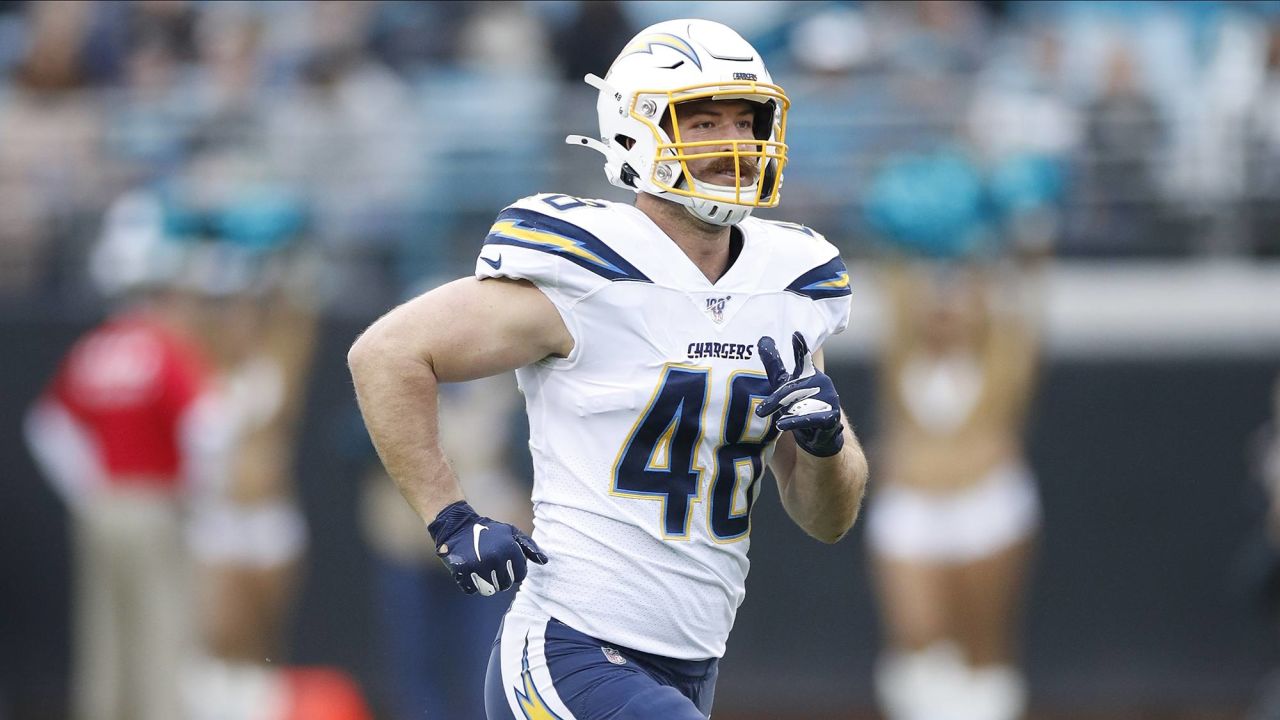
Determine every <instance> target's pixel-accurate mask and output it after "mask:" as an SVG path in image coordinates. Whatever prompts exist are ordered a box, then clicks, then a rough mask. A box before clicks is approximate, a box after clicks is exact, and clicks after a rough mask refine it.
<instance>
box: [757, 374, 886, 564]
mask: <svg viewBox="0 0 1280 720" xmlns="http://www.w3.org/2000/svg"><path fill="white" fill-rule="evenodd" d="M813 363H814V365H815V366H817V367H818V368H819V369H821V368H822V367H823V358H822V352H821V351H818V352H816V353H814V357H813ZM841 420H842V422H843V423H844V447H843V448H841V450H840V452H838V453H836V454H835V455H832V456H831V457H817V456H814V455H810V454H809V453H807V452H804V451H803V450H801V449H800V448H799V447H798V446H797V445H796V441H795V439H794V438H793V437H792V435H791V433H789V432H784V433H782V435H781V437H779V438H778V444H777V446H776V447H775V448H774V452H773V460H772V461H771V462H770V468H771V469H772V470H773V474H774V477H775V478H777V481H778V494H779V495H780V496H781V497H782V507H783V508H785V509H786V511H787V515H790V516H791V519H792V520H793V521H795V523H796V524H797V525H799V526H800V527H801V529H803V530H804V531H805V532H806V533H808V534H809V535H811V536H813V537H814V538H816V539H818V540H821V541H822V542H825V543H834V542H837V541H839V540H840V538H842V537H844V535H845V533H847V532H848V531H849V528H851V527H853V522H854V520H856V519H857V518H858V510H859V509H860V508H861V507H862V496H863V493H864V492H865V491H866V488H867V475H868V468H867V457H866V455H865V454H864V453H863V452H862V446H861V445H860V444H859V443H858V438H857V436H855V435H854V433H853V430H852V429H851V428H850V426H849V421H848V418H847V417H844V415H843V414H842V415H841Z"/></svg>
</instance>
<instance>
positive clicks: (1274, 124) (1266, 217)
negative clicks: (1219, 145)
mask: <svg viewBox="0 0 1280 720" xmlns="http://www.w3.org/2000/svg"><path fill="white" fill-rule="evenodd" d="M1265 48H1266V50H1265V55H1264V58H1265V64H1264V68H1265V74H1264V76H1263V79H1262V86H1261V88H1260V89H1259V92H1258V95H1257V98H1256V100H1255V102H1254V106H1253V111H1252V113H1251V116H1250V117H1249V118H1248V121H1249V122H1248V130H1247V141H1246V142H1247V146H1248V149H1247V151H1246V153H1245V157H1246V158H1248V160H1247V163H1246V165H1245V178H1246V180H1245V186H1246V187H1247V188H1248V193H1247V196H1246V205H1245V207H1246V210H1247V213H1248V218H1249V230H1250V235H1251V237H1252V238H1253V241H1254V247H1255V249H1256V251H1257V252H1259V253H1261V254H1264V255H1269V256H1273V257H1274V256H1280V233H1277V232H1276V228H1278V227H1280V20H1272V22H1271V23H1270V25H1269V27H1268V32H1267V36H1266V45H1265Z"/></svg>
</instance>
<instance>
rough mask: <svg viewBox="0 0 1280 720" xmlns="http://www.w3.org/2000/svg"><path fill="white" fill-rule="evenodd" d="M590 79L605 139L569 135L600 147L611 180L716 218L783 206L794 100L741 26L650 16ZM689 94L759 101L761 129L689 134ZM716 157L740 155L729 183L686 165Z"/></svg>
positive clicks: (573, 141)
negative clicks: (742, 133) (693, 137)
mask: <svg viewBox="0 0 1280 720" xmlns="http://www.w3.org/2000/svg"><path fill="white" fill-rule="evenodd" d="M586 81H587V83H589V84H590V85H591V86H592V87H595V88H597V89H598V90H599V91H600V97H599V99H598V101H597V103H596V112H597V113H598V114H599V116H600V139H599V140H596V139H595V138H589V137H584V136H581V135H570V136H569V137H567V138H566V139H565V142H567V143H569V144H570V145H581V146H585V147H589V148H592V149H594V150H597V151H599V152H600V153H601V154H603V155H604V157H605V166H604V171H605V175H606V176H607V177H608V178H609V182H611V183H613V184H614V185H617V186H618V187H622V188H628V189H631V190H634V191H635V192H637V193H641V192H645V193H650V194H652V195H656V196H658V197H661V198H665V199H667V200H671V201H672V202H676V203H679V204H681V205H684V206H685V208H686V209H688V211H689V212H690V213H691V214H692V215H693V216H694V217H697V218H699V219H701V220H704V221H706V222H708V223H712V224H714V225H732V224H734V223H737V222H740V221H741V220H742V219H744V218H745V217H747V216H748V215H750V214H751V211H752V210H753V209H754V208H758V207H764V208H770V207H776V206H777V204H778V200H779V190H780V188H781V186H782V169H783V167H785V166H786V164H787V146H786V142H785V139H786V130H787V110H788V109H789V108H790V105H791V102H790V101H789V100H788V99H787V96H786V93H785V92H783V90H782V88H780V87H778V86H777V85H773V84H772V78H771V77H770V76H769V71H768V70H767V69H766V68H765V66H764V61H762V60H761V59H760V55H759V53H757V52H756V51H755V48H753V47H751V44H750V43H748V42H747V41H746V40H744V39H742V36H740V35H738V33H736V32H734V31H733V30H731V29H730V28H728V27H726V26H724V25H721V24H720V23H717V22H711V21H709V20H669V21H666V22H661V23H658V24H656V25H651V26H649V27H647V28H645V29H644V30H642V31H640V34H638V35H636V36H635V38H634V39H632V40H631V42H630V43H628V44H627V46H626V47H625V48H623V50H622V52H621V53H619V55H618V57H617V59H615V60H614V61H613V65H612V66H611V67H610V68H609V72H608V74H607V75H605V77H604V79H601V78H599V77H597V76H595V75H587V76H586ZM693 100H747V101H750V102H753V103H756V104H757V105H758V109H757V110H756V117H755V133H754V135H755V138H754V139H753V140H736V139H724V140H707V141H698V142H684V141H683V140H682V139H681V137H680V123H679V121H678V117H677V106H678V104H679V103H684V102H689V101H693ZM664 118H665V119H667V120H669V121H670V124H669V127H670V128H671V129H672V132H671V136H668V134H667V131H666V130H664V129H663V127H662V121H663V119H664ZM716 157H731V158H733V159H734V169H735V174H736V180H735V182H734V184H733V185H714V184H711V183H708V182H704V181H701V180H698V179H697V178H696V177H694V176H693V173H692V172H690V170H689V161H691V160H703V159H707V158H716ZM744 160H746V161H747V162H749V163H754V165H755V171H754V172H752V171H750V170H748V172H747V173H746V174H745V175H744V172H743V161H744ZM744 178H746V179H747V182H744Z"/></svg>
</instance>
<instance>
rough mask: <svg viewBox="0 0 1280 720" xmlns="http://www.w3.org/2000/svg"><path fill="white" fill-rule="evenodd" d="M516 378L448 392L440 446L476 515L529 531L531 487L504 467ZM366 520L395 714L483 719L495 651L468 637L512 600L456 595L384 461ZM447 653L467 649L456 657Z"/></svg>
mask: <svg viewBox="0 0 1280 720" xmlns="http://www.w3.org/2000/svg"><path fill="white" fill-rule="evenodd" d="M511 380H512V378H511V377H510V376H506V377H493V378H487V379H484V380H477V381H475V382H470V383H463V384H459V385H448V386H445V387H443V388H442V394H441V398H440V402H441V408H440V412H441V417H446V418H448V419H449V421H448V422H446V423H442V424H441V426H440V431H441V442H442V443H443V445H444V447H446V448H448V452H449V453H450V459H451V461H452V464H453V467H454V470H455V471H456V472H457V474H458V478H459V481H460V482H461V483H462V487H463V489H464V491H465V492H466V493H467V497H468V498H472V497H474V498H475V503H476V508H477V511H478V512H483V513H485V515H486V516H487V517H493V518H497V519H499V520H502V521H505V522H512V523H516V524H517V525H518V526H520V527H522V528H525V529H530V528H531V527H532V520H531V513H530V508H529V503H528V488H527V487H526V486H524V485H522V484H521V483H519V482H517V481H516V480H515V478H514V477H513V476H512V472H511V471H510V470H509V469H508V468H509V466H510V463H509V455H510V449H511V440H512V439H513V438H512V437H511V435H512V433H511V432H510V429H511V425H512V423H511V419H512V417H513V414H514V413H515V412H516V411H517V410H518V407H517V406H518V400H519V397H520V396H519V394H518V393H517V392H516V388H515V386H514V384H513V383H512V382H511ZM360 432H361V434H363V433H364V430H363V427H361V428H360ZM368 450H369V452H372V447H369V449H368ZM361 515H362V520H363V522H362V526H363V530H364V535H365V538H366V540H367V542H368V543H369V545H370V547H371V548H372V550H373V552H374V556H375V558H376V572H377V575H378V577H377V583H376V588H377V593H376V596H375V597H376V605H375V607H376V610H377V614H378V616H379V621H380V622H379V625H380V628H379V629H380V630H381V632H382V637H381V643H380V644H379V648H380V650H381V656H382V661H383V665H384V666H385V668H386V671H387V675H388V677H389V678H390V681H391V682H390V684H391V703H390V704H391V708H392V710H393V714H392V716H393V717H394V718H396V720H413V719H414V718H422V717H427V718H435V717H440V718H450V719H451V720H452V719H455V718H456V719H457V720H484V718H485V713H484V708H483V707H482V706H481V704H477V703H476V702H475V698H477V697H480V696H482V695H483V693H484V676H485V670H486V668H487V667H488V662H489V650H490V648H489V646H488V645H485V644H484V643H479V644H477V643H474V642H471V640H473V639H474V638H476V637H487V636H488V635H487V634H488V633H492V634H495V635H496V633H497V632H498V625H499V623H500V622H501V620H502V615H503V613H504V612H506V609H507V605H508V604H510V601H511V598H510V597H507V596H496V597H490V598H476V597H469V596H467V595H463V594H462V593H459V592H458V590H457V585H456V584H455V583H454V582H453V579H452V578H451V577H450V576H449V573H448V572H447V571H446V569H445V567H444V566H443V565H442V564H441V563H440V561H439V560H438V559H437V558H436V556H435V548H434V546H433V545H432V543H431V538H430V536H429V535H428V534H427V533H426V531H425V528H424V527H423V526H422V521H421V520H419V519H418V517H417V515H415V514H414V512H413V511H412V510H411V509H410V508H409V507H408V506H407V505H406V504H405V502H404V500H403V498H401V497H400V494H399V492H398V491H397V490H396V487H395V484H394V483H393V482H392V481H391V478H390V477H388V476H387V474H386V472H385V471H384V470H383V469H382V467H381V465H377V464H375V465H374V466H373V467H372V468H371V469H369V470H368V471H367V472H366V474H365V480H364V488H363V502H362V512H361ZM441 648H469V650H465V651H463V654H461V655H459V654H458V653H444V652H441V650H440V649H441Z"/></svg>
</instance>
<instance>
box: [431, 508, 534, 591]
mask: <svg viewBox="0 0 1280 720" xmlns="http://www.w3.org/2000/svg"><path fill="white" fill-rule="evenodd" d="M427 532H429V533H431V539H432V540H433V541H435V544H436V555H437V556H438V557H439V558H440V560H441V562H443V563H444V564H445V567H447V568H449V572H450V573H452V574H453V581H454V582H456V583H458V587H460V588H462V591H463V592H465V593H466V594H468V595H474V594H475V593H477V592H478V593H480V594H481V595H492V594H494V593H496V592H500V591H502V590H507V589H509V588H510V587H511V586H512V585H515V584H516V583H518V582H520V581H521V580H523V579H524V576H525V573H526V572H527V571H528V567H529V566H528V564H527V562H526V558H527V559H528V560H532V561H533V562H535V563H537V564H539V565H546V564H547V556H546V554H545V553H543V552H542V550H540V549H539V548H538V546H537V545H536V544H535V543H534V542H533V538H530V537H529V536H528V535H525V534H524V533H522V532H520V530H519V529H518V528H515V527H512V526H511V525H508V524H507V523H504V522H498V521H497V520H492V519H490V518H487V517H482V516H480V515H477V514H476V511H475V510H473V509H472V508H471V506H470V505H468V504H467V502H466V501H465V500H459V501H458V502H456V503H454V504H452V505H449V506H448V507H446V508H445V509H443V510H441V511H440V514H439V515H437V516H436V519H435V520H432V521H431V524H430V525H428V526H427Z"/></svg>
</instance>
